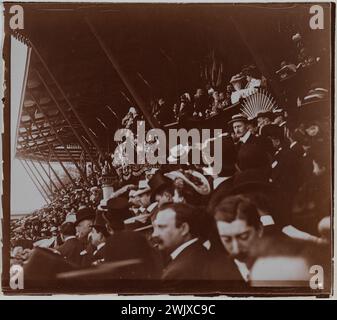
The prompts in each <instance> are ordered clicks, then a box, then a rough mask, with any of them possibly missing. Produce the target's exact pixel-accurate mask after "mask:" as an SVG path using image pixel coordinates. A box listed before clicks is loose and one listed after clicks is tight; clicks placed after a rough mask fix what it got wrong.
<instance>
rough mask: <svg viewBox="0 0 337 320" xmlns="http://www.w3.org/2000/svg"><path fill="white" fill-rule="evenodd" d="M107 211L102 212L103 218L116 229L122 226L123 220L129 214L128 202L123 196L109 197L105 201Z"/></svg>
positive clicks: (120, 228)
mask: <svg viewBox="0 0 337 320" xmlns="http://www.w3.org/2000/svg"><path fill="white" fill-rule="evenodd" d="M106 206H107V211H104V212H103V218H104V220H105V221H106V222H107V223H108V224H109V225H110V226H111V227H112V228H113V229H116V230H122V229H123V228H124V224H123V221H124V220H125V219H126V218H127V217H128V216H129V215H130V213H129V202H128V199H126V198H124V197H116V198H111V199H109V200H108V201H107V205H106Z"/></svg>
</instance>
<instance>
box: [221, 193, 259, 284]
mask: <svg viewBox="0 0 337 320" xmlns="http://www.w3.org/2000/svg"><path fill="white" fill-rule="evenodd" d="M214 218H215V221H216V225H217V229H218V233H219V236H220V238H221V242H222V244H223V246H224V248H225V249H226V251H227V252H228V254H229V256H230V258H231V259H232V260H233V261H234V263H235V264H236V266H237V268H238V270H239V272H240V274H241V276H242V278H243V280H244V281H246V282H248V281H249V273H250V271H249V269H250V266H251V264H252V262H253V261H251V256H250V249H251V248H252V246H253V245H254V244H256V242H257V241H258V240H259V239H260V238H261V237H262V235H263V226H262V223H261V221H260V216H259V214H258V211H257V208H256V206H255V205H254V204H253V203H252V202H251V200H249V199H248V198H246V197H245V196H243V195H235V196H229V197H226V198H224V199H223V200H222V201H220V203H219V204H218V205H217V206H216V207H215V209H214Z"/></svg>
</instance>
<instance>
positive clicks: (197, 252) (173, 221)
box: [152, 203, 208, 291]
mask: <svg viewBox="0 0 337 320" xmlns="http://www.w3.org/2000/svg"><path fill="white" fill-rule="evenodd" d="M200 216H201V215H199V214H198V210H197V208H195V207H192V206H190V205H187V204H182V203H174V204H166V205H164V206H163V207H161V208H160V210H159V212H158V213H157V216H156V218H155V220H154V221H153V227H154V231H153V234H152V237H153V238H154V240H155V241H156V243H157V244H158V249H159V250H162V251H164V252H165V253H166V254H168V255H169V259H168V260H169V262H168V264H167V266H166V268H165V269H164V271H163V273H162V277H161V278H162V280H165V281H167V283H166V284H165V288H166V289H168V290H170V289H173V290H178V291H180V290H183V291H189V290H192V289H193V288H195V285H198V284H199V285H200V283H199V282H198V283H196V282H189V283H188V285H186V284H184V282H183V281H184V280H203V279H206V278H207V274H206V272H207V269H206V265H207V259H208V251H207V249H206V248H205V247H204V246H203V245H202V243H201V241H200V227H201V226H200V221H201V220H200ZM192 287H193V288H192Z"/></svg>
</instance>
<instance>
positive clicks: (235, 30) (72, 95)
mask: <svg viewBox="0 0 337 320" xmlns="http://www.w3.org/2000/svg"><path fill="white" fill-rule="evenodd" d="M21 5H22V6H23V7H24V14H25V27H24V30H20V31H19V32H17V33H16V37H18V38H19V39H21V40H22V41H23V42H25V43H27V45H28V47H30V48H31V53H30V62H29V65H28V68H27V82H26V86H25V92H24V99H23V101H22V105H21V109H20V115H19V120H20V121H19V123H18V128H17V137H16V156H17V157H19V158H27V159H39V160H42V161H45V160H46V159H48V160H50V161H58V160H61V161H71V158H73V159H74V160H76V161H79V160H80V159H81V154H82V150H83V148H84V147H85V149H86V151H87V152H86V153H87V155H86V157H87V159H88V158H90V156H89V154H88V153H90V154H91V155H92V157H95V155H97V149H100V150H101V151H102V152H105V151H108V150H111V149H112V148H113V147H114V146H113V144H111V140H112V139H111V137H112V136H113V133H114V131H115V130H116V129H117V128H118V127H119V125H120V123H121V119H122V118H123V116H124V115H125V114H126V113H127V111H128V109H129V107H130V106H132V105H134V106H135V105H138V106H139V103H138V102H139V101H144V105H145V106H146V108H147V110H148V111H149V112H150V100H151V99H154V98H159V97H161V96H164V97H165V98H166V99H168V100H169V99H170V97H178V96H179V95H181V94H182V93H183V92H186V91H189V90H192V89H193V90H195V89H196V88H197V87H198V86H199V85H200V84H201V79H200V67H201V65H202V64H203V62H204V59H205V57H206V56H207V54H209V52H210V51H211V50H216V51H217V52H218V53H219V54H220V56H221V57H222V59H223V60H224V62H225V67H226V78H228V79H226V80H229V79H230V77H231V76H232V75H233V74H235V73H237V72H239V71H240V68H241V67H242V65H244V64H250V63H252V62H253V63H256V64H257V65H258V67H259V68H260V69H261V68H262V69H264V70H263V71H264V73H269V76H270V77H271V78H272V77H273V75H274V72H275V68H276V67H278V66H279V63H280V61H282V60H284V59H287V58H288V57H284V56H282V54H283V53H284V51H285V50H284V48H285V47H287V46H289V45H290V40H289V39H290V37H289V36H290V35H291V34H293V32H294V30H295V29H296V24H295V23H296V21H297V22H298V23H299V25H305V24H303V23H302V22H301V21H302V20H303V19H308V17H307V16H308V12H309V9H308V7H305V6H304V5H301V6H298V7H297V6H296V5H293V9H292V11H291V13H289V11H287V10H286V8H287V5H282V4H279V5H276V4H275V8H276V7H277V8H280V10H271V9H270V8H269V9H268V8H267V7H266V6H264V5H259V7H256V8H254V7H252V6H250V5H228V6H222V5H164V4H163V5H159V4H157V5H130V4H114V5H106V4H101V5H97V4H83V3H82V4H81V3H78V4H62V3H57V4H49V3H48V4H47V3H46V4H43V3H30V4H29V3H27V4H21ZM288 6H289V4H288ZM255 13H256V14H255ZM257 14H258V16H257ZM292 23H293V25H292ZM308 26H309V23H308ZM95 32H96V34H95ZM301 32H302V33H303V32H305V30H301ZM275 35H279V36H280V37H281V36H282V39H284V41H283V42H282V41H279V39H280V38H279V37H277V36H275ZM247 39H248V40H247ZM100 40H101V41H102V42H103V46H102V43H100ZM104 47H105V48H106V49H107V50H108V52H109V53H110V54H111V55H112V56H113V59H115V60H116V61H118V64H119V66H120V70H119V71H121V70H122V73H123V74H124V75H126V77H127V81H128V82H129V84H131V86H132V88H133V89H134V92H136V93H137V94H136V96H135V94H134V92H130V90H129V89H130V88H128V86H127V85H126V84H125V79H124V80H123V77H121V74H120V72H118V71H116V68H114V66H113V65H112V63H111V60H109V54H106V52H105V51H104ZM238 53H239V54H238ZM291 54H292V53H291V52H290V51H289V52H288V55H289V56H290V55H291ZM257 56H259V61H256V57H257ZM275 89H277V88H275ZM137 96H138V99H137ZM136 100H138V101H136ZM146 118H147V117H146ZM79 139H80V140H81V144H80V143H79ZM109 141H110V142H109Z"/></svg>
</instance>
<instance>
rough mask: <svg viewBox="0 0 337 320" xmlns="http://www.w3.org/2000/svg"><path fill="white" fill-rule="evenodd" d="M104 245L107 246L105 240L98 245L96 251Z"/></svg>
mask: <svg viewBox="0 0 337 320" xmlns="http://www.w3.org/2000/svg"><path fill="white" fill-rule="evenodd" d="M104 246H105V242H102V243H100V244H99V245H98V246H97V249H96V251H98V250H99V249H101V248H102V247H104Z"/></svg>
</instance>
